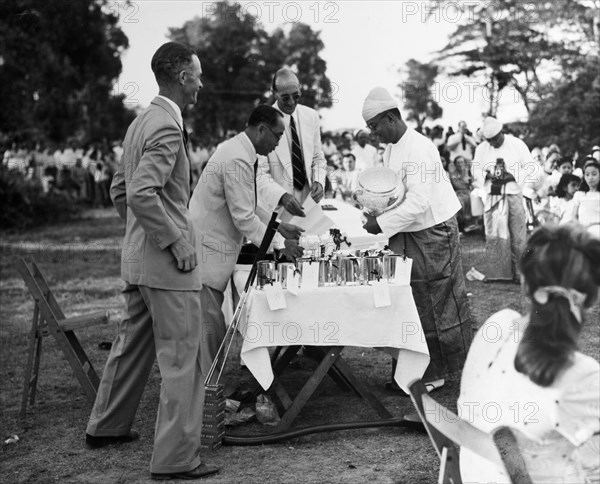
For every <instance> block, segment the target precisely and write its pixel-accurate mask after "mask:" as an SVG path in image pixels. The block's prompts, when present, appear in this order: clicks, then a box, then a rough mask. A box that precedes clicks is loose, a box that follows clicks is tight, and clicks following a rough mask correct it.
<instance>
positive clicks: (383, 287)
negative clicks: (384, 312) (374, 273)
mask: <svg viewBox="0 0 600 484" xmlns="http://www.w3.org/2000/svg"><path fill="white" fill-rule="evenodd" d="M371 287H372V288H373V299H374V300H375V307H376V308H385V307H387V306H391V305H392V299H391V297H390V286H389V285H388V283H387V282H385V281H373V282H372V283H371Z"/></svg>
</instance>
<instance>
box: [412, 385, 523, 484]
mask: <svg viewBox="0 0 600 484" xmlns="http://www.w3.org/2000/svg"><path fill="white" fill-rule="evenodd" d="M409 391H410V397H411V399H412V401H413V404H414V405H415V408H416V409H417V412H418V414H419V417H420V418H421V421H422V422H423V425H424V426H425V430H427V433H428V434H429V438H430V439H431V442H432V443H433V447H434V448H435V451H436V452H437V454H438V457H439V458H440V473H439V476H438V484H462V478H461V476H460V466H459V459H458V449H459V447H466V448H467V449H469V450H470V451H472V452H475V453H476V454H478V455H480V456H481V457H483V458H485V459H487V460H489V461H490V462H491V463H492V464H494V465H496V466H498V467H504V468H505V469H506V472H507V473H508V475H509V476H510V479H511V482H512V483H513V484H533V481H532V480H531V478H530V477H529V473H528V472H527V468H526V466H525V462H524V460H523V458H522V457H521V454H520V453H519V451H518V447H517V446H516V440H515V438H514V435H513V434H512V432H511V431H510V429H508V428H507V427H500V428H499V429H497V430H496V431H495V432H494V434H488V433H486V432H482V431H481V430H479V429H477V428H476V427H474V426H473V425H471V424H470V423H469V422H467V421H465V420H461V418H460V417H458V416H457V415H456V414H454V413H453V412H451V411H450V410H448V409H447V408H446V407H444V406H443V405H441V404H439V403H438V402H436V401H435V400H434V399H433V398H432V397H431V395H429V393H428V392H427V389H426V388H425V385H424V384H423V381H422V380H414V381H413V382H411V383H410V385H409ZM496 441H497V442H499V443H500V444H501V447H500V449H501V450H499V448H498V447H496Z"/></svg>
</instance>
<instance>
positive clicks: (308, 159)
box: [258, 67, 327, 215]
mask: <svg viewBox="0 0 600 484" xmlns="http://www.w3.org/2000/svg"><path fill="white" fill-rule="evenodd" d="M272 90H273V95H274V96H275V104H274V105H273V106H274V107H275V108H276V109H278V110H279V111H281V113H282V114H283V121H284V125H285V134H284V136H283V138H282V140H281V142H280V143H279V145H278V146H277V147H276V148H275V150H274V151H273V152H271V153H270V154H269V155H268V156H266V157H265V156H263V157H259V165H260V171H259V178H258V181H259V208H260V209H261V210H260V213H262V214H263V215H266V214H270V213H272V211H273V210H274V209H275V208H277V206H278V204H279V203H280V201H281V205H282V206H283V207H284V208H285V209H286V210H287V211H288V212H289V213H290V214H292V215H301V214H303V212H302V204H303V203H304V201H305V200H306V198H307V197H308V196H309V195H310V196H311V197H312V199H313V200H314V201H315V202H317V203H318V202H319V201H320V200H321V199H322V198H323V193H324V191H323V187H324V186H325V177H326V174H327V170H326V165H327V162H326V160H325V155H324V154H323V150H322V145H321V131H320V126H319V114H318V113H317V112H316V111H315V110H314V109H311V108H309V107H307V106H303V105H301V104H298V102H299V100H300V97H301V90H300V82H299V81H298V77H297V76H296V74H294V73H293V72H292V71H291V70H290V69H289V68H287V67H284V68H282V69H280V70H278V71H277V73H276V74H275V76H274V78H273V85H272ZM285 194H288V195H285ZM282 197H283V198H282Z"/></svg>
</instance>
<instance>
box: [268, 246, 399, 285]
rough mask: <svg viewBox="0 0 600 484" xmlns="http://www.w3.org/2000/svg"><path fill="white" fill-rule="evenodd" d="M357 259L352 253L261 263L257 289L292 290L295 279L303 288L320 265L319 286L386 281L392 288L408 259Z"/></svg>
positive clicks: (394, 256) (395, 256)
mask: <svg viewBox="0 0 600 484" xmlns="http://www.w3.org/2000/svg"><path fill="white" fill-rule="evenodd" d="M362 254H364V255H356V254H348V253H339V254H333V255H332V256H329V257H301V258H299V259H296V262H295V263H293V262H278V263H277V262H274V261H260V262H258V272H257V287H258V288H259V289H262V288H264V286H265V285H267V284H272V283H274V282H280V283H281V286H282V287H283V289H286V288H287V286H288V281H289V280H290V279H291V278H292V277H294V276H295V277H297V278H298V279H299V281H298V282H299V285H300V286H301V287H302V285H303V282H302V275H303V273H304V274H307V273H308V271H309V270H310V272H313V269H312V268H311V267H310V266H311V265H313V264H315V265H318V274H319V278H318V286H319V287H324V286H358V285H363V284H371V283H373V281H381V280H383V281H385V282H388V283H389V284H394V283H396V280H397V274H398V267H397V266H398V265H399V264H401V263H402V262H403V261H404V260H405V257H404V256H402V255H399V254H393V253H381V252H380V253H379V254H376V255H367V254H365V253H362Z"/></svg>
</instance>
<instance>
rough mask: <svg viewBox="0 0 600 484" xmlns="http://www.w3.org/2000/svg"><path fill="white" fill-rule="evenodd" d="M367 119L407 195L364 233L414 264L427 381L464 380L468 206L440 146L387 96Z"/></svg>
mask: <svg viewBox="0 0 600 484" xmlns="http://www.w3.org/2000/svg"><path fill="white" fill-rule="evenodd" d="M362 115H363V118H364V120H365V121H366V123H367V127H368V128H369V129H370V130H371V131H372V132H373V133H374V134H375V135H376V136H377V137H378V138H379V141H381V142H383V143H389V145H388V146H387V148H386V150H385V153H384V155H383V162H384V166H386V167H389V168H391V169H392V170H394V171H396V172H398V174H399V175H400V177H401V179H402V181H403V183H404V186H405V189H406V197H405V199H404V200H403V202H402V203H401V204H400V205H399V206H397V207H395V208H393V209H391V210H389V211H388V212H386V213H384V214H382V215H379V216H378V217H373V216H371V215H365V216H366V218H367V222H366V223H365V225H364V228H365V230H367V231H368V232H369V233H372V234H377V233H380V232H383V233H384V234H386V235H388V236H389V237H390V241H389V245H390V248H391V249H392V250H393V251H394V252H396V253H399V254H403V253H404V254H406V256H407V257H410V258H411V259H413V265H412V272H411V287H412V290H413V295H414V297H415V302H416V304H417V310H418V312H419V317H420V319H421V324H422V325H423V330H424V332H425V337H426V339H427V346H428V348H429V354H430V357H431V362H430V364H429V367H428V368H427V370H426V372H425V375H424V376H423V378H424V380H425V381H426V382H432V381H436V380H437V381H438V382H440V381H441V384H443V379H457V378H458V377H459V376H460V372H461V370H462V367H463V365H464V362H465V358H466V355H467V352H468V349H469V345H470V343H471V336H472V334H471V323H472V321H471V311H470V308H469V303H468V299H467V292H466V288H465V282H464V274H463V270H462V262H461V254H460V247H459V241H458V225H457V222H456V217H455V214H456V212H458V210H460V208H461V205H460V202H459V200H458V198H457V197H456V194H455V193H454V190H453V189H452V185H451V183H450V180H449V178H448V176H447V174H446V172H445V171H444V168H443V166H442V162H441V160H440V155H439V152H438V150H437V148H436V147H435V145H434V144H433V143H432V142H431V140H429V139H428V138H426V137H425V136H423V135H421V134H419V133H417V132H416V131H415V130H414V129H412V128H409V127H408V126H406V124H405V123H404V121H403V120H402V116H401V115H400V111H399V110H398V105H397V103H396V101H395V100H394V99H393V98H392V96H391V95H390V94H389V92H388V91H386V90H385V89H384V88H382V87H376V88H374V89H372V90H371V92H370V93H369V95H368V96H367V98H366V99H365V102H364V104H363V111H362ZM438 385H439V383H438V384H437V385H435V386H438Z"/></svg>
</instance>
